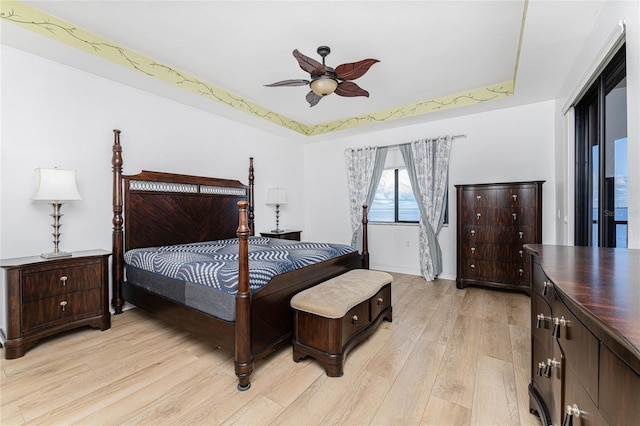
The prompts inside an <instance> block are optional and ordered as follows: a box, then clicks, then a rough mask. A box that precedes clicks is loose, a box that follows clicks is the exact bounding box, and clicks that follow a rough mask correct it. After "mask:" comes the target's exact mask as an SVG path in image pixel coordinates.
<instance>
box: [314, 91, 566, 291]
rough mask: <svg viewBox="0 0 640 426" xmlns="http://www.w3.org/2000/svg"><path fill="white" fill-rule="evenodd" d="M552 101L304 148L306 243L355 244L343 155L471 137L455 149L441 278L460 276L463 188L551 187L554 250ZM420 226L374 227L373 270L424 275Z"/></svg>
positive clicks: (546, 192) (546, 223) (547, 232)
mask: <svg viewBox="0 0 640 426" xmlns="http://www.w3.org/2000/svg"><path fill="white" fill-rule="evenodd" d="M554 111H555V106H554V102H553V101H548V102H542V103H537V104H532V105H526V106H521V107H515V108H507V109H501V110H496V111H491V112H484V113H480V114H474V115H468V116H462V117H458V118H454V119H447V120H440V121H434V122H429V123H423V124H418V125H413V126H407V127H402V128H397V129H393V130H388V131H381V132H376V133H369V134H364V135H359V136H353V137H345V138H339V139H335V140H332V141H327V142H318V143H314V144H310V145H308V146H306V147H305V150H304V155H305V165H304V167H305V173H306V176H307V185H306V192H305V194H306V197H305V221H304V222H305V223H306V224H313V225H314V226H313V228H311V226H308V228H309V229H308V232H307V235H306V237H307V238H308V239H310V240H320V239H323V240H327V239H329V240H332V241H336V242H349V241H350V235H351V228H350V222H349V217H348V214H347V213H348V211H349V208H348V202H349V201H348V195H347V182H346V179H347V177H346V168H345V159H344V150H345V149H346V148H351V147H359V146H374V145H377V146H384V145H393V144H398V143H404V142H410V141H413V140H416V139H421V138H426V137H433V136H438V135H445V134H459V133H464V134H466V135H467V137H466V138H459V139H455V140H454V141H453V146H452V152H451V160H450V169H449V173H450V179H449V193H450V197H449V226H447V227H445V228H443V230H442V231H441V232H440V235H439V241H440V244H441V247H442V251H443V262H444V264H443V273H442V274H441V277H442V278H449V279H455V276H456V201H455V187H454V185H456V184H471V183H491V182H514V181H529V180H545V181H546V183H545V184H544V185H543V209H544V216H543V242H544V243H554V242H555V221H554V216H553V215H554V210H555V170H554V156H555V152H554V149H555V148H554V147H555V145H554V121H553V120H554ZM417 234H418V232H417V226H416V225H413V226H412V225H373V224H372V225H371V226H370V233H369V237H370V246H369V249H370V252H371V266H372V268H375V269H384V270H390V271H395V272H405V273H413V274H420V267H419V259H418V237H417Z"/></svg>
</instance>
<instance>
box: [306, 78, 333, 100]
mask: <svg viewBox="0 0 640 426" xmlns="http://www.w3.org/2000/svg"><path fill="white" fill-rule="evenodd" d="M310 86H311V90H313V93H315V94H316V95H318V96H327V95H330V94H332V93H333V92H335V91H336V88H337V87H338V82H337V81H336V80H335V79H334V78H332V77H330V76H328V75H323V76H320V77H318V78H316V79H315V80H313V81H312V82H311V84H310Z"/></svg>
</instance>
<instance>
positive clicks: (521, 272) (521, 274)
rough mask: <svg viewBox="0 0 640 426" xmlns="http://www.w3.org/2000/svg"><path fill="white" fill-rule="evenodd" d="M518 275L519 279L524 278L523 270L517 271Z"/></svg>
mask: <svg viewBox="0 0 640 426" xmlns="http://www.w3.org/2000/svg"><path fill="white" fill-rule="evenodd" d="M518 275H519V276H521V277H522V276H524V269H522V268H520V269H518Z"/></svg>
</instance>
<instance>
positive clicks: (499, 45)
mask: <svg viewBox="0 0 640 426" xmlns="http://www.w3.org/2000/svg"><path fill="white" fill-rule="evenodd" d="M3 3H11V2H3ZM22 3H23V4H26V5H28V6H32V7H33V8H36V9H39V10H40V11H42V12H45V13H46V14H48V15H51V16H53V17H56V18H59V19H61V20H63V21H66V22H68V23H70V24H72V25H73V26H75V27H77V28H81V29H83V30H85V31H87V32H89V33H93V34H95V35H98V36H101V37H103V38H105V39H107V40H109V41H111V42H113V43H114V44H116V45H119V46H122V47H124V48H127V49H129V50H130V51H133V52H137V53H139V54H142V55H144V56H146V57H149V58H151V59H153V60H154V61H155V62H156V63H159V64H162V65H165V66H168V67H171V68H172V69H174V70H179V71H181V72H184V73H186V74H189V75H190V76H193V77H196V78H197V79H199V80H201V81H204V82H206V83H208V84H210V85H212V86H214V87H216V88H221V89H223V90H224V91H228V92H230V93H232V94H233V95H235V96H237V97H238V98H241V99H243V100H247V101H250V102H251V103H252V104H257V105H258V106H260V107H263V108H264V109H265V110H267V111H269V112H273V113H275V114H277V115H279V116H284V117H286V118H288V119H291V120H293V121H295V122H298V123H302V124H303V125H306V126H316V125H320V124H322V123H328V122H336V121H340V120H346V119H348V118H349V117H366V116H368V115H372V114H373V115H376V120H373V121H370V122H367V123H368V124H367V125H365V126H360V127H356V128H355V129H352V130H351V131H369V130H380V129H383V128H388V127H392V126H399V125H406V124H408V123H413V122H418V121H425V120H430V119H440V118H442V117H443V116H451V115H455V114H466V113H469V112H472V111H476V110H479V109H485V110H486V109H490V108H502V107H505V106H510V105H517V104H525V103H530V102H537V101H541V100H547V99H554V98H556V97H557V96H558V92H559V90H560V88H561V86H562V85H563V83H564V82H565V79H566V75H567V72H568V71H569V70H570V69H571V65H572V64H573V62H574V61H575V59H576V57H577V55H578V54H579V52H580V48H581V47H582V45H583V44H584V42H585V40H586V37H587V36H588V34H589V32H590V30H591V27H592V24H593V22H594V21H595V19H596V18H597V15H598V12H599V11H600V9H601V7H602V4H603V1H602V0H600V1H579V0H574V1H554V0H548V1H546V0H530V1H528V2H526V1H524V0H503V1H485V0H475V1H350V2H346V1H280V2H276V1H158V0H137V1H126V0H123V1H53V0H52V1H24V2H22ZM6 8H7V5H6V4H5V5H3V13H4V12H5V11H6ZM2 43H6V44H8V45H12V46H14V47H18V48H21V49H25V50H28V51H31V52H33V53H37V54H40V55H43V56H48V57H50V58H52V59H54V60H57V61H60V62H64V63H67V64H69V65H72V66H74V67H79V68H82V69H85V70H88V71H90V72H94V73H97V74H100V75H103V76H105V77H107V78H112V79H114V80H117V81H120V82H122V83H125V84H129V85H132V86H135V87H140V88H142V89H143V90H149V91H152V92H154V93H156V94H159V95H162V96H166V97H169V98H172V99H175V100H178V101H180V102H184V103H188V104H191V105H193V106H195V107H197V108H201V109H205V110H210V111H212V112H214V113H217V114H221V115H224V116H227V117H229V118H232V119H234V120H239V121H242V122H245V123H247V124H249V125H253V126H256V127H259V128H263V129H266V130H271V131H274V132H280V133H282V134H284V135H290V136H292V137H300V135H299V134H298V133H296V132H293V131H291V130H288V129H286V128H285V129H283V128H282V127H281V126H278V125H277V124H273V122H267V121H265V120H264V119H262V118H260V117H261V115H262V114H256V113H252V112H246V111H241V110H238V109H237V108H234V107H233V106H229V105H228V104H224V103H223V104H220V102H216V101H215V100H211V99H210V98H203V97H202V96H199V95H197V94H194V93H187V92H185V91H184V90H181V88H180V87H179V85H176V84H167V83H166V82H161V81H157V80H155V79H153V78H152V77H149V76H147V75H145V74H143V73H140V72H136V71H132V70H131V69H125V68H123V67H122V66H120V65H115V64H106V63H105V61H104V59H101V58H100V57H96V56H94V55H91V54H88V53H86V52H82V51H80V50H78V49H76V48H73V47H69V46H64V45H63V44H64V43H61V42H60V41H56V40H51V39H50V38H48V37H45V36H43V35H40V34H38V33H36V32H33V31H30V30H29V29H25V27H24V26H23V27H20V26H16V25H14V24H9V23H7V22H2ZM320 45H327V46H329V47H330V48H331V54H330V55H329V56H328V57H327V65H330V66H333V67H335V66H337V65H339V64H341V63H345V62H355V61H358V60H361V59H365V58H376V59H379V60H380V62H379V63H377V64H375V65H373V66H372V67H371V69H370V70H369V71H368V72H367V74H365V75H364V76H363V77H361V78H360V79H358V80H357V81H356V82H357V83H358V84H359V85H360V86H361V87H362V88H364V89H366V90H368V91H369V92H370V97H369V98H364V97H359V98H344V97H339V96H337V95H331V96H328V97H326V98H324V99H322V100H321V102H320V103H319V104H318V105H317V106H315V107H313V108H310V107H309V105H308V104H307V102H306V101H305V95H306V93H307V92H308V88H307V87H279V88H269V87H264V85H265V84H268V83H273V82H275V81H279V80H285V79H303V78H306V79H308V74H306V73H305V72H304V71H302V70H301V69H300V68H299V66H298V64H297V62H296V60H295V58H294V57H293V56H292V54H291V52H292V51H293V50H294V49H298V50H300V51H301V52H302V53H304V54H305V55H307V56H310V57H312V58H315V59H317V60H319V61H321V59H320V57H319V56H318V55H317V53H316V49H317V47H318V46H320ZM519 49H520V50H519ZM514 77H515V90H514V96H511V97H509V98H505V99H501V100H497V101H493V102H487V103H486V104H485V103H482V105H480V104H476V105H472V106H463V107H460V108H455V109H453V110H448V111H447V112H432V113H424V114H423V113H421V114H419V115H417V116H413V117H411V116H409V117H406V118H401V119H385V118H384V117H386V116H385V114H384V113H383V112H384V111H385V110H389V109H391V110H393V109H397V108H399V107H403V106H407V107H409V108H410V107H411V106H412V105H415V104H419V103H421V102H424V101H426V100H430V99H440V98H443V97H446V96H449V95H452V94H456V93H461V92H466V91H471V90H475V89H480V88H485V87H489V86H492V85H495V84H497V83H502V82H508V81H511V80H514ZM381 117H382V118H381ZM333 136H336V134H333ZM320 137H322V135H321V136H320ZM324 137H325V138H326V137H327V135H326V134H325V135H324ZM318 138H319V137H318V136H314V137H312V138H309V137H307V136H302V137H300V139H301V140H303V141H304V140H310V141H312V140H318Z"/></svg>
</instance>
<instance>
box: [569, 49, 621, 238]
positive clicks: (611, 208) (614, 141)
mask: <svg viewBox="0 0 640 426" xmlns="http://www.w3.org/2000/svg"><path fill="white" fill-rule="evenodd" d="M627 182H628V170H627V79H626V57H625V46H624V45H623V46H622V47H621V48H620V50H619V51H618V52H617V53H616V55H615V56H614V57H613V59H612V60H611V62H610V63H609V64H608V65H607V67H606V68H605V69H604V71H603V72H602V74H601V75H600V76H599V77H598V78H597V79H596V81H595V82H594V83H593V85H592V86H591V87H590V89H589V91H588V92H587V93H586V94H585V95H584V97H583V98H582V99H581V100H580V102H578V104H576V221H575V223H576V229H575V244H576V245H583V246H594V247H627V206H628V203H627V200H628V192H627Z"/></svg>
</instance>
